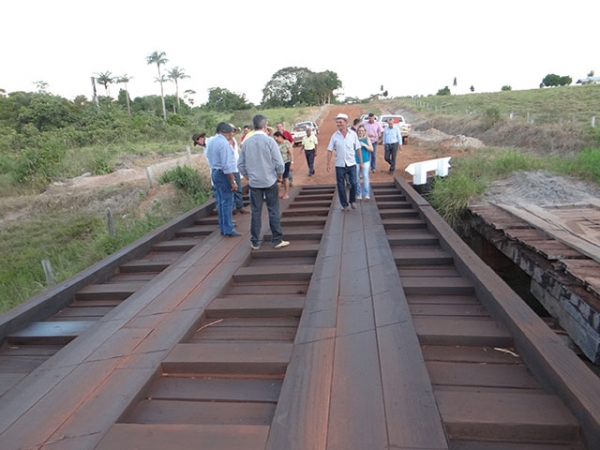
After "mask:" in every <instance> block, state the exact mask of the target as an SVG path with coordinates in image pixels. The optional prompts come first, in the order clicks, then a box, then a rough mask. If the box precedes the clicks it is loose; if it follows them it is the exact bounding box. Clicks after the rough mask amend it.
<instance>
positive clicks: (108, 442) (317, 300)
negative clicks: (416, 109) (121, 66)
mask: <svg viewBox="0 0 600 450" xmlns="http://www.w3.org/2000/svg"><path fill="white" fill-rule="evenodd" d="M372 197H373V199H372V200H371V201H363V202H362V203H360V204H359V207H358V209H356V210H348V211H346V212H343V211H342V210H341V207H340V205H339V201H338V200H337V195H336V193H335V188H334V186H311V187H294V188H293V189H292V191H291V196H290V200H289V201H286V202H283V203H282V226H283V230H284V234H285V239H286V240H290V241H291V245H290V246H289V247H286V248H284V249H280V250H274V249H272V248H271V247H270V246H269V244H268V242H269V238H270V236H269V235H268V231H266V236H265V242H264V243H263V245H262V248H261V249H260V250H258V251H254V252H252V251H251V249H250V244H249V231H248V230H249V222H250V218H249V216H241V215H238V216H236V218H237V220H238V224H237V227H238V230H240V231H241V232H242V233H243V234H244V236H243V237H241V238H227V237H222V236H220V235H219V233H218V225H217V220H216V217H215V216H214V215H210V211H211V210H212V208H213V206H214V203H213V202H208V203H207V204H205V205H202V206H201V207H199V208H198V209H196V210H194V211H192V212H190V213H188V214H186V215H184V216H182V217H180V218H179V219H177V220H175V221H173V222H171V223H170V224H167V225H165V226H164V227H161V228H160V229H158V230H156V231H155V232H153V233H151V234H149V235H147V236H146V237H144V238H143V239H140V240H139V241H137V242H136V243H134V244H132V245H130V246H128V247H126V248H124V249H123V250H121V251H119V252H118V253H116V254H114V255H112V256H111V257H109V258H107V259H105V260H104V261H102V262H100V263H98V264H97V265H95V266H93V267H90V268H89V269H87V270H85V271H83V272H81V273H80V274H78V275H77V276H75V277H73V278H72V279H70V280H68V281H66V282H64V283H62V284H61V285H58V286H56V287H54V288H53V289H51V290H49V291H48V292H46V293H45V294H43V295H40V296H38V297H36V298H34V299H32V300H30V301H29V302H27V303H26V304H24V305H22V306H20V307H18V308H16V309H14V310H12V311H10V312H8V313H6V314H4V315H3V316H1V317H0V337H1V338H2V339H3V346H2V349H1V351H0V449H2V450H16V449H44V450H56V449H73V450H84V449H101V450H115V449H144V450H152V449H161V450H162V449H175V450H179V449H186V450H187V449H200V448H201V449H228V450H235V449H245V450H248V449H269V450H292V449H298V450H319V449H323V450H325V449H327V450H338V449H339V450H351V449H357V450H367V449H368V450H370V449H406V450H415V449H429V450H442V449H462V450H474V449H478V450H499V449H507V450H515V449H524V450H542V449H543V450H559V449H560V450H566V449H579V450H580V449H585V448H587V449H589V450H592V449H598V448H600V380H599V379H598V378H597V377H596V376H595V375H594V374H592V373H591V372H590V371H589V370H588V369H587V368H586V367H585V365H584V364H583V363H582V362H581V361H580V360H579V359H578V358H577V357H576V356H575V355H574V354H572V353H571V351H570V350H568V349H567V348H566V347H565V346H564V345H563V344H562V343H561V341H560V340H559V339H558V338H557V337H556V336H555V335H554V333H553V332H552V331H551V330H549V329H548V328H547V327H546V325H545V324H544V322H543V321H542V320H541V319H539V318H538V317H537V316H536V315H535V314H534V313H533V312H532V311H531V310H530V309H529V308H528V307H527V306H526V305H525V304H524V303H523V302H522V301H521V299H520V298H519V297H518V296H517V295H516V294H515V293H513V292H512V291H511V290H510V289H509V288H508V287H507V286H506V284H505V283H504V282H502V281H501V280H500V279H499V278H498V277H497V276H496V275H495V274H494V272H493V271H491V269H489V268H488V267H487V266H486V265H484V264H483V263H481V261H480V260H479V259H478V257H477V256H476V255H475V254H474V253H473V252H472V251H471V250H470V249H469V248H468V247H467V246H466V245H465V244H464V243H463V242H462V241H461V239H460V238H459V237H458V236H456V235H455V234H454V233H453V232H452V230H451V229H450V228H449V227H448V225H447V224H446V223H445V222H444V221H443V220H442V219H441V218H440V217H439V216H438V215H437V214H436V213H435V212H434V211H433V209H432V208H431V207H430V206H429V205H428V203H427V202H426V201H425V200H424V199H423V198H421V197H420V196H419V195H418V194H417V193H416V192H415V191H414V190H413V189H412V188H411V187H410V186H409V185H408V184H407V183H406V182H405V181H403V180H402V179H400V178H396V179H395V181H394V182H393V183H386V184H374V185H373V196H372ZM264 222H266V220H265V221H264ZM265 225H266V224H265ZM266 228H267V227H266V226H265V229H266Z"/></svg>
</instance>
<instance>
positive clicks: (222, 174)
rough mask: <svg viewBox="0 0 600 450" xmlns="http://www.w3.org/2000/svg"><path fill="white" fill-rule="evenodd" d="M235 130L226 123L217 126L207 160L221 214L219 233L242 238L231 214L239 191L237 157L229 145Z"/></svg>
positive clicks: (208, 149) (209, 145)
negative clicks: (234, 196)
mask: <svg viewBox="0 0 600 450" xmlns="http://www.w3.org/2000/svg"><path fill="white" fill-rule="evenodd" d="M233 132H234V129H233V127H232V126H231V125H229V124H228V123H225V122H220V123H219V124H218V125H217V134H216V136H215V137H213V138H212V139H211V140H210V142H209V143H208V148H207V149H206V158H207V159H208V165H209V166H210V175H211V179H212V183H213V188H214V193H215V200H216V203H217V210H218V212H219V231H221V234H222V235H223V236H241V235H242V234H241V233H239V232H238V231H236V229H235V228H234V223H233V219H232V217H231V212H232V209H233V193H234V192H235V191H237V183H236V181H235V178H234V175H233V174H234V172H236V170H237V168H236V166H235V155H234V154H233V148H232V147H231V145H230V144H229V139H230V138H231V137H233Z"/></svg>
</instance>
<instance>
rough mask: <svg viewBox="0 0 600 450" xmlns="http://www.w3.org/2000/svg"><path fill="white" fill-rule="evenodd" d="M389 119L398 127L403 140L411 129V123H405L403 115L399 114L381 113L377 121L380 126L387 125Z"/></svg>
mask: <svg viewBox="0 0 600 450" xmlns="http://www.w3.org/2000/svg"><path fill="white" fill-rule="evenodd" d="M390 119H392V120H393V121H394V126H395V127H397V128H399V129H400V133H401V134H402V137H403V138H404V139H403V140H405V139H407V138H408V136H409V135H410V131H411V130H412V125H410V124H408V123H406V120H404V116H401V115H399V114H382V115H381V117H379V122H380V123H381V126H383V127H386V126H387V125H388V120H390Z"/></svg>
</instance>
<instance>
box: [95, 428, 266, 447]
mask: <svg viewBox="0 0 600 450" xmlns="http://www.w3.org/2000/svg"><path fill="white" fill-rule="evenodd" d="M268 433H269V427H268V426H262V425H221V426H218V427H215V426H210V425H157V424H116V425H114V426H113V427H112V428H111V429H110V430H109V432H108V433H107V434H106V436H105V437H104V439H102V441H101V442H100V444H99V445H98V447H96V449H97V450H115V449H119V448H123V449H125V448H127V449H134V448H140V449H144V450H165V449H167V448H172V445H173V442H177V448H178V450H198V449H199V448H207V449H209V448H211V449H217V448H226V449H228V450H263V449H264V448H265V442H266V440H267V435H268Z"/></svg>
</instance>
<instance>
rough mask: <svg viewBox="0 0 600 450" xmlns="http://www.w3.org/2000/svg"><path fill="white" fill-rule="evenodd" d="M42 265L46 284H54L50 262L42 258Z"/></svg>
mask: <svg viewBox="0 0 600 450" xmlns="http://www.w3.org/2000/svg"><path fill="white" fill-rule="evenodd" d="M42 267H43V268H44V273H45V274H46V286H54V285H55V284H56V281H55V280H54V272H53V271H52V264H50V261H49V260H47V259H42Z"/></svg>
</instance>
